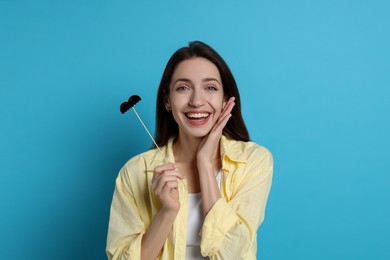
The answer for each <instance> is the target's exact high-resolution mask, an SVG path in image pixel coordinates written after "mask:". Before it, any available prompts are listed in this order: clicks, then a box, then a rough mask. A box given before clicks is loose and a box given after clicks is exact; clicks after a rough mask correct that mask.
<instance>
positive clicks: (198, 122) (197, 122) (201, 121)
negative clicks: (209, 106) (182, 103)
mask: <svg viewBox="0 0 390 260" xmlns="http://www.w3.org/2000/svg"><path fill="white" fill-rule="evenodd" d="M189 114H192V115H197V116H199V117H198V118H197V117H192V118H190V117H188V116H187V115H189ZM206 114H207V116H206V117H204V116H205V115H206ZM210 115H211V113H210V112H208V111H204V110H191V111H187V112H185V113H184V116H185V118H186V120H187V122H188V123H190V124H191V125H193V126H202V125H204V124H206V123H207V122H208V121H209V119H210Z"/></svg>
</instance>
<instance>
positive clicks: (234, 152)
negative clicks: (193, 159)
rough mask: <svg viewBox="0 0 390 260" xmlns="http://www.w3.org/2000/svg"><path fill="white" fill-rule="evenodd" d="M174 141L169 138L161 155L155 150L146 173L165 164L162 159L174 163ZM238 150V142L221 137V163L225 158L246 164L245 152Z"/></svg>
mask: <svg viewBox="0 0 390 260" xmlns="http://www.w3.org/2000/svg"><path fill="white" fill-rule="evenodd" d="M174 139H175V138H174V137H171V138H170V139H169V140H168V142H167V144H166V145H164V146H162V147H160V149H161V153H160V152H159V151H158V150H157V148H155V153H153V155H152V158H151V160H150V161H149V162H148V164H147V170H148V171H152V172H153V171H154V168H155V167H156V165H161V164H166V163H167V162H166V161H165V160H164V157H165V159H166V160H167V161H168V162H174V161H175V157H174V156H173V149H172V146H173V140H174ZM240 148H241V146H240V145H239V144H238V141H236V140H232V139H228V138H227V137H226V136H224V135H223V136H222V137H221V141H220V150H221V158H222V161H225V158H228V159H229V161H232V162H235V163H246V162H247V155H245V152H244V151H243V150H242V149H240ZM163 156H164V157H163Z"/></svg>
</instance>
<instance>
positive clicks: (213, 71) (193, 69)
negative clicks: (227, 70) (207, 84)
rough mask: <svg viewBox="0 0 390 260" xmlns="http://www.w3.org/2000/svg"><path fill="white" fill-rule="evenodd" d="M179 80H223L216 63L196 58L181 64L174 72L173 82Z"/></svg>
mask: <svg viewBox="0 0 390 260" xmlns="http://www.w3.org/2000/svg"><path fill="white" fill-rule="evenodd" d="M179 78H186V79H189V80H194V81H195V80H202V79H205V78H215V79H217V80H218V81H220V80H221V76H220V74H219V70H218V68H217V66H215V64H214V63H212V62H211V61H209V60H208V59H205V58H201V57H194V58H191V59H187V60H184V61H182V62H180V63H179V64H178V65H177V66H176V68H175V71H174V72H173V75H172V81H175V80H176V79H179Z"/></svg>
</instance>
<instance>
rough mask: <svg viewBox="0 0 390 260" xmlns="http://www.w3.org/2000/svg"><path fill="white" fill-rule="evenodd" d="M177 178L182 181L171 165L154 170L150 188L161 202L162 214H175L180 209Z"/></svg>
mask: <svg viewBox="0 0 390 260" xmlns="http://www.w3.org/2000/svg"><path fill="white" fill-rule="evenodd" d="M178 178H179V179H182V178H183V176H182V175H181V173H180V172H179V171H178V170H177V168H176V166H175V164H173V163H169V164H164V165H159V166H157V167H156V168H154V173H153V179H152V188H153V192H154V193H155V195H156V197H157V198H158V199H159V200H160V202H161V205H162V207H161V210H162V211H163V212H166V213H177V212H178V211H179V209H180V202H179V191H178V188H177V187H178V184H177V179H178Z"/></svg>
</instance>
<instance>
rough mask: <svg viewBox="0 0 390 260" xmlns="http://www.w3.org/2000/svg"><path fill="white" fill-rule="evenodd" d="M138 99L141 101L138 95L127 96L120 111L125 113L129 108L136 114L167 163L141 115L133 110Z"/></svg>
mask: <svg viewBox="0 0 390 260" xmlns="http://www.w3.org/2000/svg"><path fill="white" fill-rule="evenodd" d="M139 101H141V97H140V96H138V95H132V96H131V97H129V100H128V101H125V102H123V103H122V104H121V106H120V111H121V113H122V114H124V113H126V112H127V111H128V110H129V109H133V111H134V113H135V115H136V116H137V118H138V120H139V121H140V122H141V124H142V126H143V127H144V129H145V130H146V132H147V133H148V135H149V137H150V139H152V141H153V143H154V145H155V146H156V147H157V149H158V151H159V152H160V154H161V155H162V157H163V158H164V161H165V162H166V163H168V160H167V159H166V158H165V156H164V154H163V153H162V152H161V150H160V147H158V145H157V143H156V141H155V140H154V138H153V136H152V135H151V134H150V132H149V130H148V128H147V127H146V125H145V124H144V122H143V121H142V119H141V117H140V116H139V115H138V113H137V110H135V107H134V105H135V104H137V103H138V102H139Z"/></svg>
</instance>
